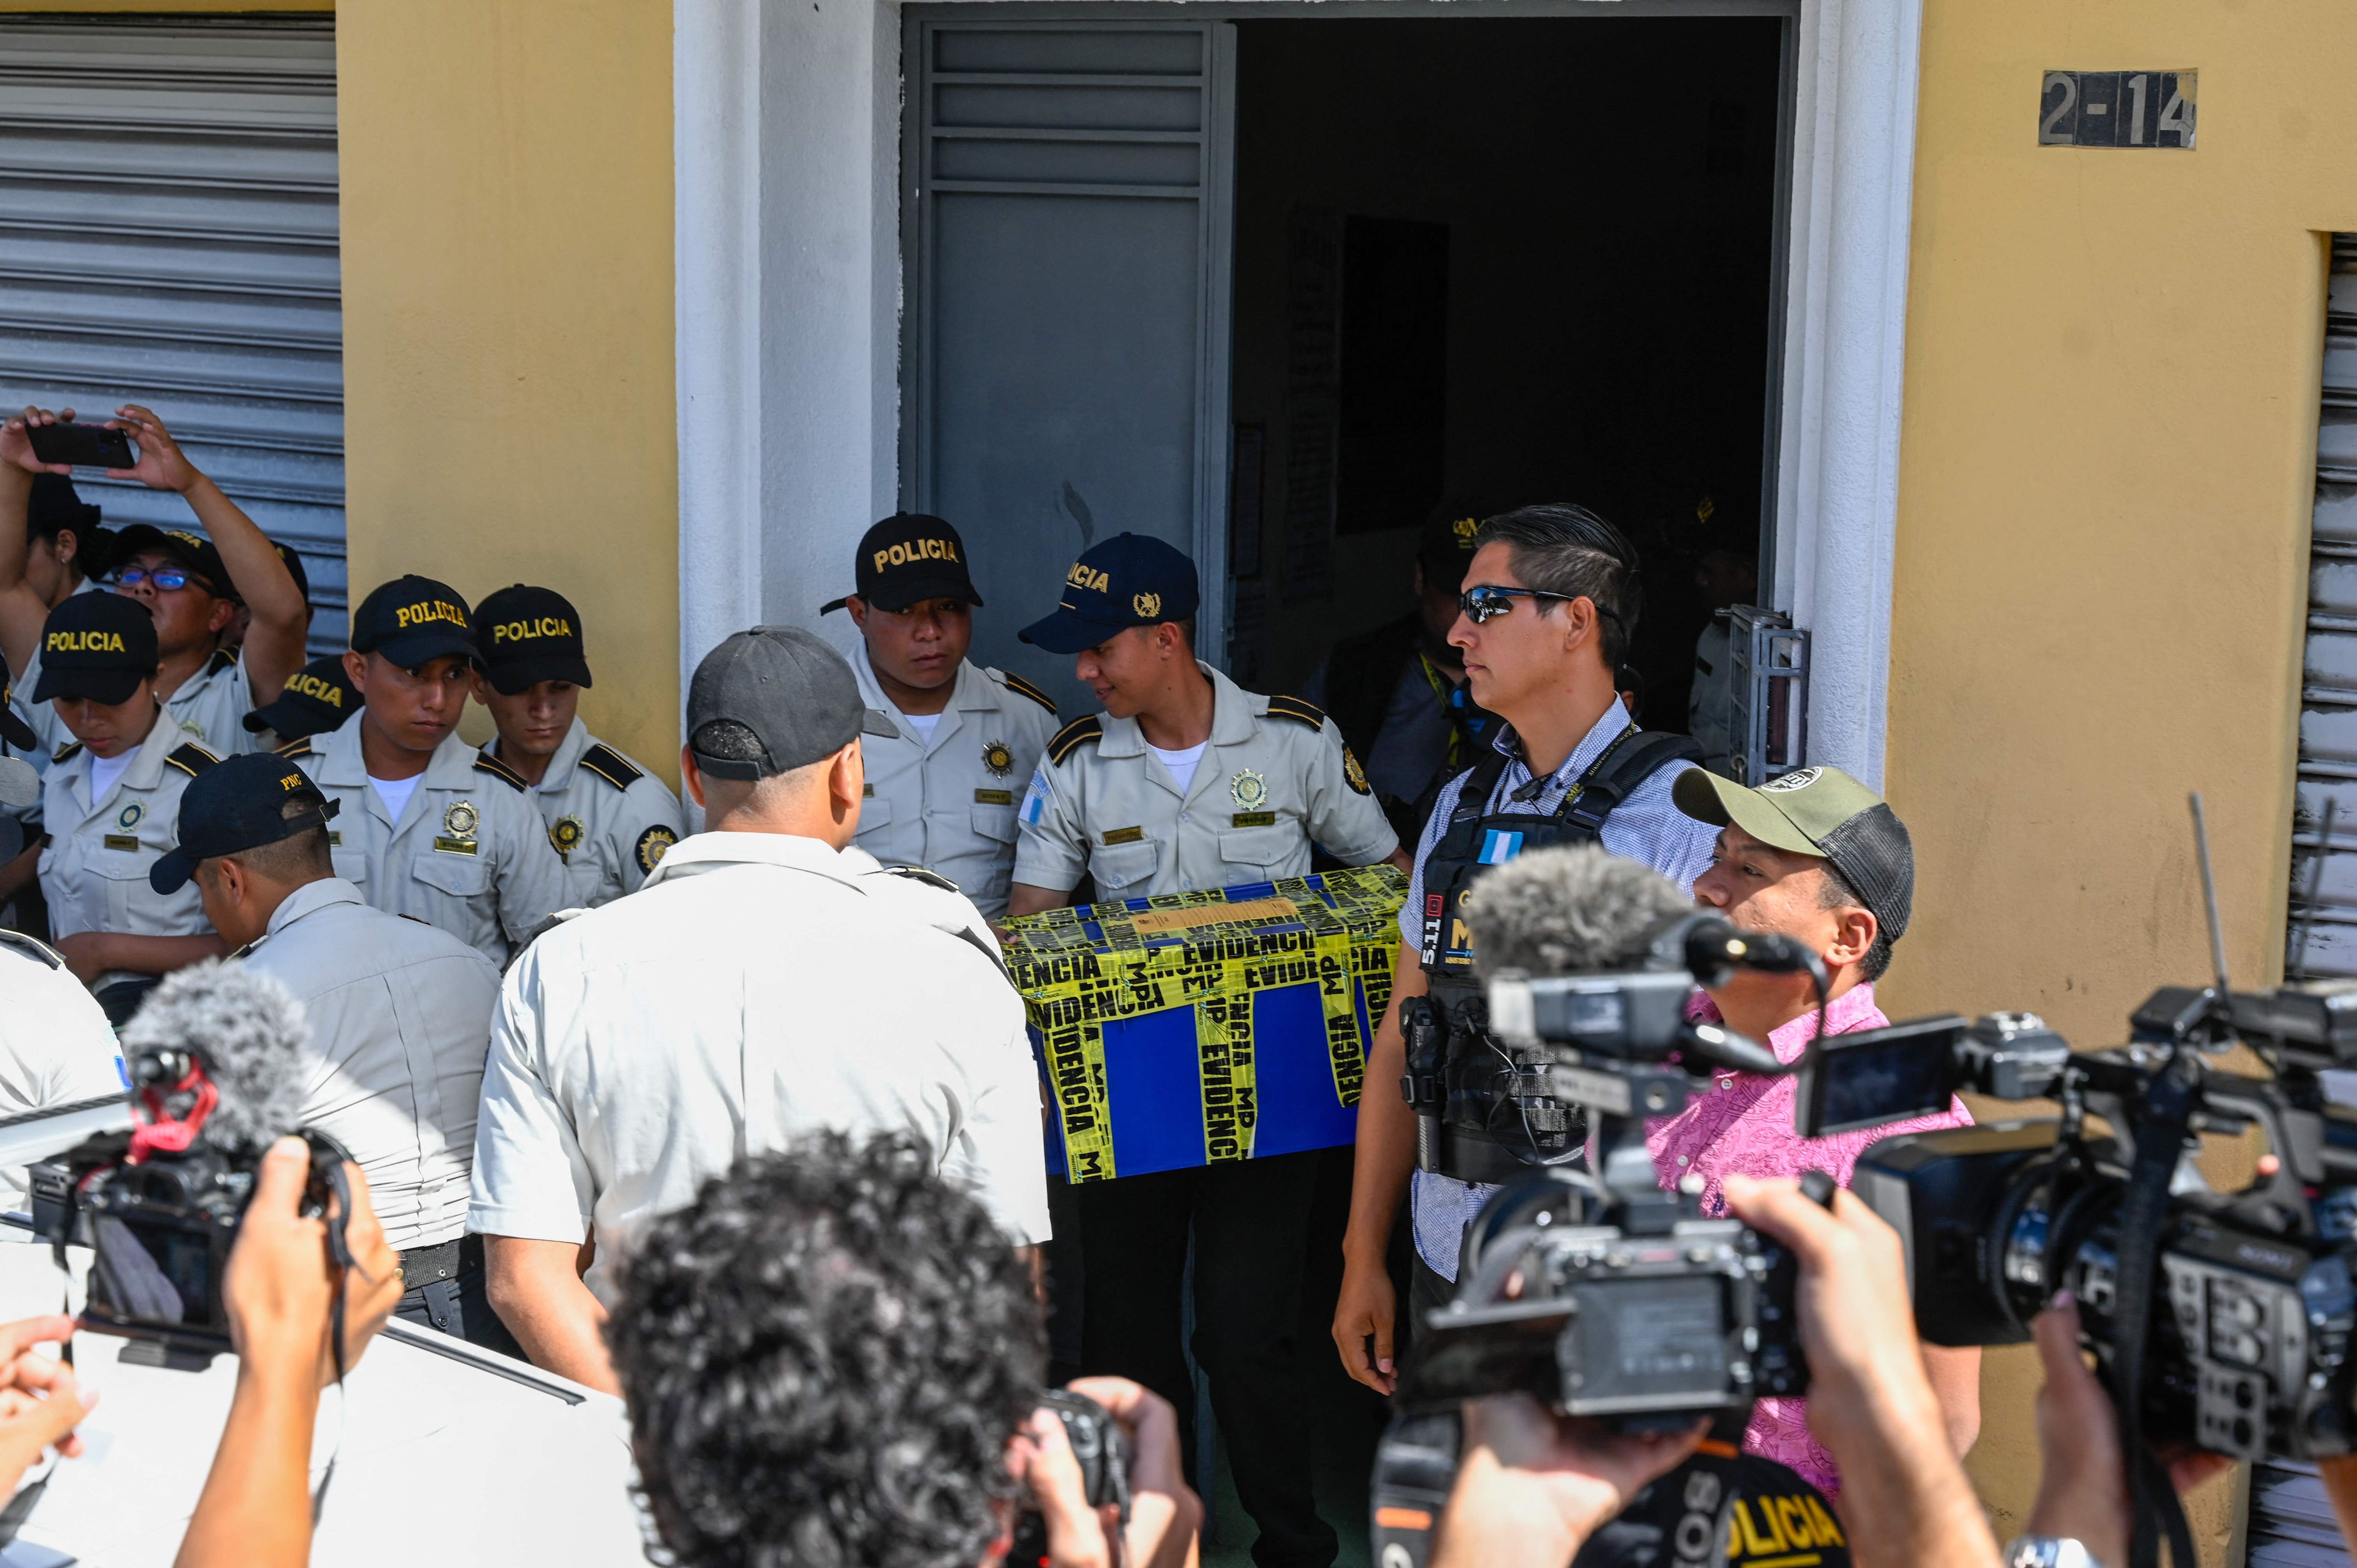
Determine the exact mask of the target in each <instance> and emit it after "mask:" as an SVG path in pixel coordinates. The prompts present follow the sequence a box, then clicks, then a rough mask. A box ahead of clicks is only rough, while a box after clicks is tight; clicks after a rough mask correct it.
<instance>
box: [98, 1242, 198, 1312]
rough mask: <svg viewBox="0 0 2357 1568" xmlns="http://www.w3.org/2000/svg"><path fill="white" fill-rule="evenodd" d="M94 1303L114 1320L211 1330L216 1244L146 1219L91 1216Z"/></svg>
mask: <svg viewBox="0 0 2357 1568" xmlns="http://www.w3.org/2000/svg"><path fill="white" fill-rule="evenodd" d="M91 1230H92V1240H94V1241H95V1242H96V1244H97V1249H96V1250H97V1253H98V1257H97V1261H96V1266H95V1267H94V1268H93V1269H92V1270H91V1303H92V1305H103V1306H105V1307H106V1308H107V1309H108V1310H109V1311H111V1312H112V1313H113V1315H114V1316H116V1317H119V1318H129V1319H134V1320H136V1321H139V1322H145V1323H156V1324H186V1325H189V1326H196V1327H204V1326H208V1325H209V1324H210V1321H211V1314H212V1295H213V1293H212V1239H211V1238H210V1236H208V1235H207V1234H205V1233H204V1232H202V1231H198V1230H184V1229H182V1228H181V1227H179V1226H177V1225H172V1224H169V1223H157V1222H156V1221H155V1220H152V1219H139V1220H136V1221H130V1222H126V1221H124V1220H123V1219H118V1218H116V1217H115V1216H113V1215H111V1214H108V1215H99V1216H94V1217H93V1223H92V1227H91Z"/></svg>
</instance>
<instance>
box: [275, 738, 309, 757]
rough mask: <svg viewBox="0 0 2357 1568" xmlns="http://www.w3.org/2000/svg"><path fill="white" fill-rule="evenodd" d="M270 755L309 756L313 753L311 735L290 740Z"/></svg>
mask: <svg viewBox="0 0 2357 1568" xmlns="http://www.w3.org/2000/svg"><path fill="white" fill-rule="evenodd" d="M270 755H271V756H273V757H308V756H310V755H311V737H310V736H304V737H303V738H302V739H301V740H290V741H288V742H287V743H286V744H285V746H280V747H279V748H278V749H277V750H276V751H274V752H272V753H271V754H270Z"/></svg>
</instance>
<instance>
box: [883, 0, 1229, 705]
mask: <svg viewBox="0 0 2357 1568" xmlns="http://www.w3.org/2000/svg"><path fill="white" fill-rule="evenodd" d="M1233 39H1234V29H1233V28H1232V26H1230V25H1229V24H1226V23H1222V22H1180V21H1154V22H1135V23H1121V22H1103V21H1096V22H1053V21H1041V22H1008V21H975V20H965V19H951V18H942V17H937V16H912V17H911V19H910V20H909V22H908V23H907V28H906V35H905V41H904V47H905V50H906V53H905V57H904V63H905V67H906V71H907V77H908V82H909V98H908V103H909V110H908V115H907V127H906V137H905V142H904V148H903V157H902V197H903V204H902V225H903V233H902V244H903V251H902V253H903V257H904V260H905V263H906V269H907V288H908V293H907V300H908V306H907V313H906V317H905V320H904V325H903V329H902V337H901V343H902V373H901V390H902V405H901V406H902V424H901V431H902V454H901V456H902V462H901V496H902V505H904V506H905V507H907V508H909V510H915V511H931V512H937V513H939V514H940V515H942V516H943V517H946V518H948V519H949V520H950V521H951V522H952V524H954V525H955V526H956V527H957V529H958V531H959V532H961V533H962V534H963V536H964V538H965V540H966V542H967V546H968V553H969V554H970V555H971V556H972V558H973V567H974V582H975V585H976V586H977V587H978V588H979V589H980V590H981V592H982V596H983V597H984V598H985V600H986V601H987V606H986V607H985V609H984V610H983V611H982V612H981V613H980V615H979V616H978V617H977V618H976V627H975V635H974V659H975V660H976V661H977V662H979V663H985V664H996V665H998V666H1000V667H1001V668H1004V669H1008V670H1012V671H1017V672H1018V673H1020V674H1022V675H1024V676H1026V677H1028V678H1029V679H1031V680H1033V681H1036V682H1039V684H1041V685H1042V686H1045V687H1046V688H1047V689H1048V690H1049V691H1050V692H1051V693H1054V694H1055V695H1056V697H1057V699H1058V700H1059V702H1060V703H1063V705H1064V708H1065V711H1066V713H1067V714H1080V713H1088V712H1092V711H1094V707H1095V704H1094V703H1093V702H1092V701H1091V700H1089V699H1088V697H1087V693H1086V690H1085V688H1083V687H1081V686H1080V685H1078V683H1077V682H1074V681H1073V680H1072V676H1071V660H1068V659H1060V658H1055V657H1052V656H1050V655H1048V654H1046V653H1043V652H1041V651H1040V650H1037V649H1034V648H1029V647H1028V646H1025V645H1023V644H1021V643H1018V642H1017V640H1016V638H1015V634H1016V632H1017V629H1019V628H1021V627H1022V626H1024V625H1025V624H1026V623H1028V622H1029V621H1031V620H1033V619H1036V618H1039V616H1042V615H1045V614H1047V613H1048V611H1049V610H1050V609H1052V608H1053V607H1055V603H1056V598H1057V595H1058V592H1059V590H1060V586H1061V585H1062V582H1063V578H1064V574H1065V572H1066V569H1067V568H1068V567H1069V566H1070V565H1071V561H1072V557H1073V556H1074V555H1076V554H1077V553H1079V552H1080V551H1081V550H1082V548H1084V547H1085V546H1086V545H1087V544H1088V543H1090V542H1092V541H1095V540H1099V539H1103V538H1106V537H1108V536H1110V535H1112V534H1114V533H1120V532H1137V533H1150V534H1154V535H1157V536H1158V537H1160V538H1163V539H1167V540H1168V541H1170V542H1172V543H1174V544H1177V545H1178V546H1179V547H1180V548H1181V549H1184V550H1187V551H1189V553H1192V554H1193V555H1194V557H1195V561H1196V564H1197V567H1198V568H1199V570H1200V572H1201V574H1202V579H1203V585H1204V602H1203V609H1202V613H1201V615H1200V618H1199V619H1198V623H1197V628H1196V642H1197V646H1198V647H1199V648H1202V649H1206V650H1218V649H1220V648H1222V646H1223V630H1224V619H1225V617H1224V610H1225V604H1224V594H1225V579H1226V566H1225V561H1224V543H1223V542H1224V529H1225V524H1224V517H1225V511H1226V497H1227V482H1226V479H1227V440H1226V432H1227V424H1228V415H1227V405H1228V370H1227V358H1228V282H1229V267H1230V260H1229V246H1228V228H1229V221H1230V202H1229V197H1228V190H1229V178H1230V160H1231V147H1232V141H1233V137H1232V134H1231V126H1232V118H1233V110H1232V102H1233V100H1232V81H1233V78H1234V69H1233V68H1234V42H1233Z"/></svg>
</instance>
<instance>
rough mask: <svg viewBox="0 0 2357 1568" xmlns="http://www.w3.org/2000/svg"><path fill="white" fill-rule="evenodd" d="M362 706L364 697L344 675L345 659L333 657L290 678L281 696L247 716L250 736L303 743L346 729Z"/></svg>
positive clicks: (337, 655)
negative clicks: (267, 732)
mask: <svg viewBox="0 0 2357 1568" xmlns="http://www.w3.org/2000/svg"><path fill="white" fill-rule="evenodd" d="M360 705H361V694H360V693H359V691H358V690H357V689H355V688H354V687H353V685H352V679H351V677H350V675H347V674H346V673H345V672H344V656H343V655H342V654H340V653H330V654H328V656H327V657H325V658H323V659H314V660H311V662H309V663H308V664H306V665H305V666H303V668H302V669H300V670H297V671H296V672H295V673H294V674H292V675H290V676H288V677H287V678H286V684H285V686H284V687H282V688H280V690H279V693H278V695H276V696H275V697H273V698H272V699H271V700H270V701H269V702H267V703H264V704H263V705H262V706H261V707H258V708H256V709H254V710H253V712H252V713H250V714H246V715H245V728H246V733H247V734H249V735H260V734H261V733H262V732H263V731H264V730H273V731H275V732H276V733H277V734H279V735H280V736H284V737H285V738H286V739H288V740H301V739H302V738H303V737H304V736H313V735H321V734H325V733H326V732H328V731H329V730H339V729H341V728H343V727H344V721H345V720H346V719H348V718H350V717H351V716H352V714H355V713H358V712H359V711H360Z"/></svg>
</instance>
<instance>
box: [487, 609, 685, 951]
mask: <svg viewBox="0 0 2357 1568" xmlns="http://www.w3.org/2000/svg"><path fill="white" fill-rule="evenodd" d="M475 630H476V640H477V643H478V645H479V649H480V651H481V653H482V659H483V665H482V669H481V670H479V671H477V673H476V675H475V700H476V701H477V702H479V703H482V704H483V706H485V707H486V708H489V709H490V711H491V721H492V723H494V724H496V725H498V726H499V731H500V733H499V736H498V738H496V739H494V740H493V741H492V742H491V744H490V745H489V746H485V747H484V748H483V755H484V756H486V757H493V758H496V759H497V760H498V761H500V762H501V763H504V764H505V765H506V766H507V767H509V768H512V769H514V770H515V771H516V772H517V773H518V774H520V775H521V776H522V779H523V780H524V784H525V786H526V788H525V790H524V793H525V795H526V796H528V797H529V798H530V799H531V800H532V802H533V805H534V806H536V807H538V808H539V810H540V816H541V820H542V821H543V822H546V823H547V824H548V842H549V845H550V847H551V848H553V849H554V850H555V851H556V854H557V857H558V858H559V859H561V860H563V861H564V862H565V870H566V872H567V873H568V874H569V875H570V876H571V878H572V881H573V886H574V895H575V897H574V901H575V902H576V904H579V905H581V906H582V907H584V908H592V909H594V908H597V906H598V905H600V904H610V903H612V902H613V901H614V900H615V899H617V898H619V897H621V896H622V895H623V894H625V893H635V892H637V891H638V890H639V886H640V884H641V883H643V882H645V881H646V879H647V874H648V873H650V872H651V871H652V870H654V868H655V867H656V866H657V865H661V864H662V857H663V852H664V851H666V850H668V849H669V848H671V846H672V845H673V844H675V843H678V842H679V841H680V838H681V836H682V835H683V833H684V832H686V822H685V820H684V819H683V817H682V816H681V814H680V809H679V800H678V797H676V796H674V795H673V793H672V792H671V790H670V789H668V788H667V787H666V786H665V785H664V783H663V781H662V779H657V778H656V777H655V776H654V775H653V774H651V773H649V772H648V771H647V770H646V769H645V768H643V767H641V766H640V765H639V764H638V763H636V762H634V761H632V760H631V759H630V757H625V756H623V755H622V754H621V753H620V752H619V751H617V750H615V749H614V748H613V747H612V746H608V745H607V744H606V743H605V742H604V741H601V740H599V739H598V738H597V736H593V735H591V734H590V733H589V726H588V725H586V724H583V723H582V722H581V716H580V707H581V690H582V688H583V687H585V686H587V685H588V684H589V660H588V659H587V657H586V656H585V655H584V654H583V652H582V647H581V615H580V612H579V611H577V610H576V609H575V608H574V607H573V605H572V602H571V601H570V600H568V599H566V598H565V596H564V595H562V594H559V593H557V592H556V591H555V590H554V589H552V588H531V587H526V586H525V585H523V584H522V583H518V584H517V585H515V586H513V587H511V588H501V589H500V591H499V592H498V593H495V594H492V595H490V596H488V597H486V598H485V599H484V600H483V602H482V603H481V604H479V605H477V606H476V607H475Z"/></svg>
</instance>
